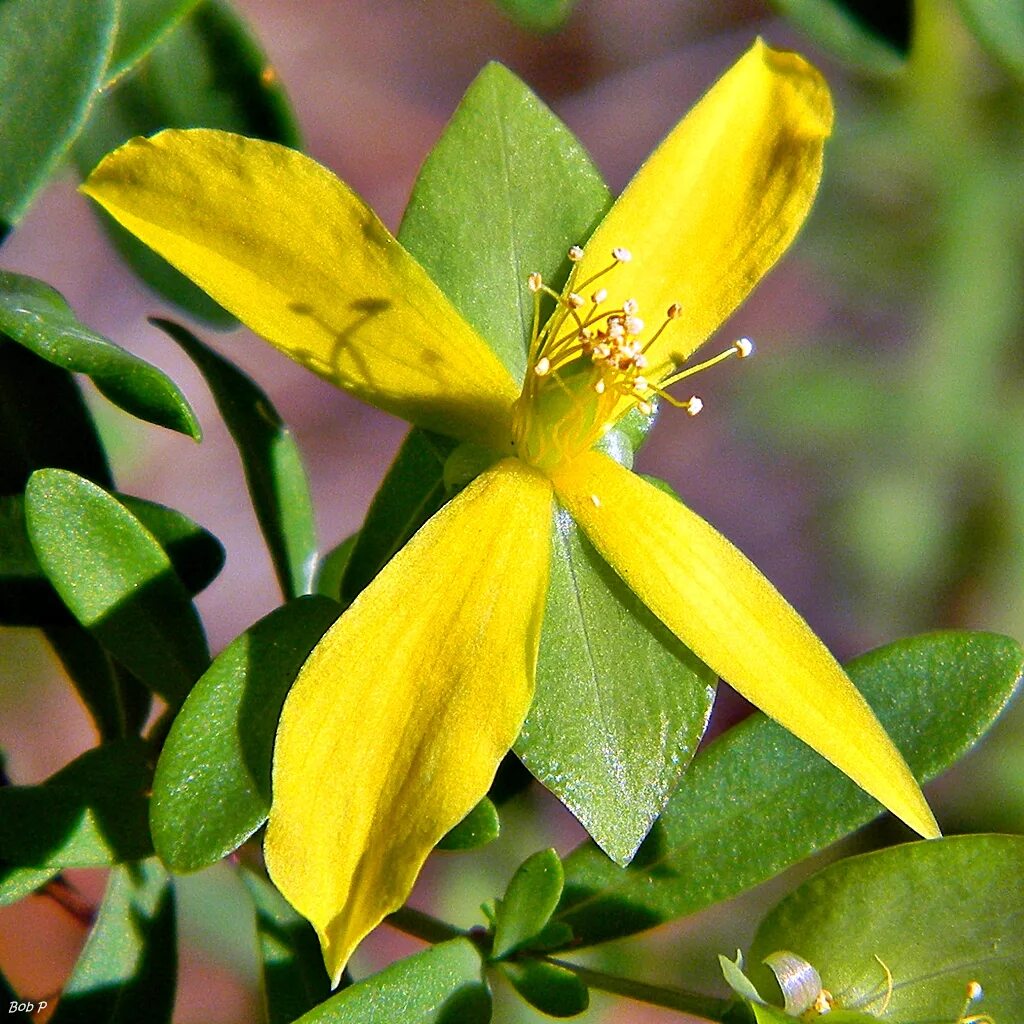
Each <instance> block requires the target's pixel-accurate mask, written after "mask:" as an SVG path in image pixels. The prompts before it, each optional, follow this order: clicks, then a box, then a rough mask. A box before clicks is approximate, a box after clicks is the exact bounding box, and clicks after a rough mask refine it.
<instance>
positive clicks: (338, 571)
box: [313, 533, 359, 601]
mask: <svg viewBox="0 0 1024 1024" xmlns="http://www.w3.org/2000/svg"><path fill="white" fill-rule="evenodd" d="M358 539H359V534H358V533H353V534H352V536H350V537H346V538H345V539H344V540H343V541H342V542H341V543H340V544H338V545H336V546H335V547H333V548H331V550H330V551H328V552H327V554H326V555H324V557H323V558H321V559H320V564H319V566H317V570H316V579H315V581H314V584H313V586H314V591H313V592H314V593H316V594H320V595H322V596H323V597H329V598H330V599H331V600H332V601H340V600H341V581H342V579H344V577H345V571H346V569H348V563H349V561H350V560H351V559H352V551H353V550H354V548H355V546H356V541H357V540H358Z"/></svg>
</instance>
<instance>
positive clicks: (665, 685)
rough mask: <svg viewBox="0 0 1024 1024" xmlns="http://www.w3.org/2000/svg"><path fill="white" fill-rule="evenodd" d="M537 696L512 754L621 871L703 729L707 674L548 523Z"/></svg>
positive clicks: (709, 685)
mask: <svg viewBox="0 0 1024 1024" xmlns="http://www.w3.org/2000/svg"><path fill="white" fill-rule="evenodd" d="M552 553H553V557H552V561H551V582H550V584H549V586H548V599H547V605H546V607H545V611H544V627H543V631H542V633H541V644H540V654H539V657H538V663H537V689H536V693H535V695H534V699H533V704H532V705H531V707H530V712H529V714H528V716H527V719H526V723H525V725H524V726H523V731H522V733H521V734H520V736H519V739H518V740H517V741H516V746H515V751H516V753H517V754H518V755H519V757H520V758H522V761H523V763H524V764H525V765H526V767H527V768H529V769H530V771H531V772H532V773H533V774H534V775H535V776H536V777H537V778H538V779H539V780H540V781H541V782H542V783H543V784H544V785H545V786H546V787H547V788H548V789H550V790H551V791H552V792H553V793H554V794H555V795H556V796H557V797H558V798H559V799H560V800H561V801H562V802H563V803H564V804H565V805H566V806H567V807H568V808H569V810H571V811H572V812H573V814H575V815H576V817H577V818H579V820H580V822H581V823H582V824H583V826H584V827H585V828H586V829H587V831H588V832H589V833H590V835H591V836H592V837H593V838H594V840H595V842H596V843H597V844H598V845H599V846H600V847H601V848H602V849H603V850H604V851H605V853H607V854H608V856H609V857H611V858H612V859H613V860H615V861H616V862H617V863H619V864H627V863H629V861H630V860H631V859H632V857H633V855H634V854H635V853H636V850H637V847H639V845H640V843H641V842H642V841H643V839H644V837H645V836H646V835H647V833H648V831H649V830H650V828H651V825H652V823H653V822H654V819H655V818H656V817H657V816H658V815H659V814H660V813H661V810H662V808H663V807H664V806H665V802H666V800H667V799H668V797H669V795H670V794H671V792H672V790H673V788H674V787H675V785H676V783H677V782H678V781H679V778H680V776H681V775H682V773H683V770H684V768H685V767H686V765H687V764H688V763H689V761H690V758H691V757H693V754H694V751H695V750H696V749H697V744H698V742H699V741H700V738H701V736H702V735H703V733H704V729H705V727H706V726H707V721H708V716H709V715H710V713H711V705H712V702H713V700H714V696H715V683H716V681H717V680H716V677H715V675H714V673H712V672H711V671H710V670H709V669H708V668H706V667H705V666H704V665H703V664H701V662H700V661H698V660H697V658H696V657H694V655H692V654H691V653H690V652H689V651H688V650H687V649H686V648H685V647H684V646H683V645H682V644H681V643H680V642H679V641H678V640H677V639H676V638H675V637H674V636H673V635H672V633H671V632H670V631H669V630H668V629H666V628H665V627H664V626H663V625H662V624H661V623H660V622H659V621H658V620H657V619H656V618H655V617H654V616H653V615H652V614H651V613H650V612H649V611H648V610H647V609H646V608H645V607H644V605H643V604H642V603H641V602H640V601H639V600H638V599H637V597H636V596H635V595H634V594H633V592H632V591H631V590H630V589H629V588H628V587H627V586H626V585H625V584H624V583H623V582H622V580H621V579H620V578H619V576H618V575H617V574H616V573H615V571H614V570H613V569H611V568H610V567H609V566H608V565H607V563H606V562H604V560H603V559H602V558H601V556H600V555H599V554H598V553H597V552H596V551H595V550H594V548H593V547H592V546H591V544H590V543H589V541H587V539H586V538H585V537H584V536H583V534H582V532H581V531H580V530H579V529H578V528H577V527H576V525H575V523H574V522H573V521H572V519H571V517H570V516H569V515H567V514H566V513H565V512H563V511H561V510H559V512H558V513H557V514H556V516H555V524H554V540H553V546H552Z"/></svg>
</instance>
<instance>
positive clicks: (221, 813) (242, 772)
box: [151, 597, 340, 871]
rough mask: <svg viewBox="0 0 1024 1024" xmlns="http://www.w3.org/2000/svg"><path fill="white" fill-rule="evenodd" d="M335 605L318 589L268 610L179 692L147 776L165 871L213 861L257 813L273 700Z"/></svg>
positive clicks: (273, 726)
mask: <svg viewBox="0 0 1024 1024" xmlns="http://www.w3.org/2000/svg"><path fill="white" fill-rule="evenodd" d="M339 612H340V609H339V607H338V605H337V604H336V603H335V602H333V601H330V600H328V599H327V598H326V597H304V598H298V599H296V600H295V601H291V602H289V603H288V604H286V605H284V606H283V607H281V608H278V609H276V610H275V611H273V612H271V613H270V614H269V615H267V616H266V617H265V618H263V619H260V621H259V622H257V623H256V624H255V625H254V626H252V627H251V628H249V629H247V630H246V631H245V632H244V633H242V634H241V636H239V637H237V638H236V639H235V640H233V641H232V642H231V643H230V644H229V645H228V646H227V647H226V648H225V649H224V650H223V651H222V652H221V653H220V654H219V655H218V656H217V657H216V658H215V659H214V662H213V664H212V665H211V666H210V668H209V669H208V671H207V672H206V673H205V674H204V675H203V677H202V678H201V679H200V680H199V682H198V683H196V685H195V687H194V689H193V690H192V692H191V693H190V694H189V696H188V699H187V700H186V701H185V704H184V706H183V707H182V709H181V711H180V712H179V713H178V717H177V718H176V719H175V721H174V725H173V726H172V727H171V730H170V733H169V734H168V736H167V741H166V743H165V744H164V748H163V752H162V753H161V755H160V760H159V762H158V764H157V769H156V777H155V778H154V780H153V803H152V810H151V825H152V829H153V841H154V843H155V844H156V849H157V852H158V853H159V854H160V857H161V859H162V860H163V861H164V863H165V864H167V865H168V866H170V867H171V868H173V869H174V870H175V871H196V870H198V869H199V868H203V867H207V866H208V865H210V864H213V863H215V862H216V861H218V860H220V859H221V857H223V856H225V855H226V854H228V853H230V852H231V851H232V850H234V849H236V848H237V847H238V846H239V844H241V843H242V842H244V841H245V840H246V839H248V837H249V836H251V835H252V834H253V832H255V831H256V829H258V828H259V827H260V825H262V824H263V822H264V821H265V820H266V817H267V812H268V811H269V809H270V761H271V755H272V753H273V747H274V733H275V732H276V730H277V719H278V717H279V716H280V713H281V706H282V704H283V703H284V699H285V697H286V696H287V694H288V690H289V689H290V687H291V684H292V681H293V680H294V679H295V676H296V675H297V674H298V671H299V669H300V668H301V667H302V663H303V662H304V661H305V660H306V658H307V657H308V655H309V652H310V651H311V650H312V649H313V647H314V646H315V645H316V643H317V641H318V640H319V639H320V638H321V637H322V636H323V634H324V633H325V632H326V631H327V629H328V627H329V626H330V625H331V624H332V623H333V622H334V621H335V619H337V617H338V614H339Z"/></svg>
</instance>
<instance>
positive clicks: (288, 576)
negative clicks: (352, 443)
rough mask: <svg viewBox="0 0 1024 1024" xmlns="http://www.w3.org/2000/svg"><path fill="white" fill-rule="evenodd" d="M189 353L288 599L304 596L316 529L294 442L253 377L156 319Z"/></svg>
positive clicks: (310, 574) (312, 564) (191, 336)
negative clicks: (233, 448)
mask: <svg viewBox="0 0 1024 1024" xmlns="http://www.w3.org/2000/svg"><path fill="white" fill-rule="evenodd" d="M153 323H155V324H156V325H157V327H160V328H162V329H163V330H164V331H166V332H167V333H168V334H169V335H170V336H171V337H172V338H173V339H174V340H175V341H176V342H177V343H178V344H179V345H181V347H182V348H183V349H184V350H185V351H186V352H187V353H188V354H189V356H190V357H191V358H192V360H193V362H195V364H196V366H198V367H199V372H200V373H202V375H203V377H204V378H205V379H206V383H207V384H209V386H210V390H211V391H212V392H213V397H214V401H216V403H217V408H218V409H219V410H220V414H221V416H222V417H223V418H224V422H225V424H226V425H227V428H228V430H230V431H231V436H232V437H233V438H234V439H235V444H236V445H237V446H238V452H239V454H240V455H241V457H242V467H243V468H244V470H245V480H246V483H247V484H248V485H249V495H250V497H251V498H252V504H253V508H254V509H255V511H256V518H257V519H258V520H259V524H260V529H261V530H262V531H263V537H264V539H265V540H266V542H267V547H268V548H269V549H270V557H271V559H272V560H273V562H274V568H275V569H276V570H277V579H278V582H279V583H280V585H281V590H282V592H283V593H284V595H285V597H286V598H289V597H298V596H299V595H300V594H308V593H310V592H311V591H312V589H313V574H314V573H315V572H316V524H315V522H314V519H313V500H312V498H311V497H310V494H309V483H308V481H307V480H306V470H305V468H304V467H303V465H302V456H301V455H300V454H299V449H298V446H297V445H296V443H295V438H294V437H292V433H291V431H290V430H289V429H288V427H287V426H285V424H284V422H283V421H282V419H281V417H280V416H278V414H277V410H276V409H275V408H274V407H273V405H271V403H270V399H269V398H267V396H266V395H265V394H264V393H263V391H262V390H261V389H260V388H259V387H258V386H257V384H256V383H255V381H253V380H252V378H251V377H249V376H248V375H246V374H245V373H243V372H242V371H241V370H239V369H238V367H236V366H234V365H233V364H232V363H230V362H228V360H227V359H225V358H224V357H223V356H220V355H218V354H217V353H216V352H214V351H213V349H211V348H209V347H208V346H207V345H204V344H203V343H202V342H201V341H200V340H199V339H198V338H197V337H196V336H195V335H194V334H192V333H191V332H189V331H187V330H185V328H184V327H181V326H179V325H178V324H174V323H171V322H170V321H169V320H154V321H153Z"/></svg>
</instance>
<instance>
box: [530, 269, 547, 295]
mask: <svg viewBox="0 0 1024 1024" xmlns="http://www.w3.org/2000/svg"><path fill="white" fill-rule="evenodd" d="M526 286H527V288H529V289H530V291H531V292H533V293H534V294H536V293H537V292H539V291H540V290H541V288H543V287H544V278H542V277H541V276H540V274H538V273H533V274H531V275H530V276H529V277H528V278H527V279H526Z"/></svg>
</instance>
